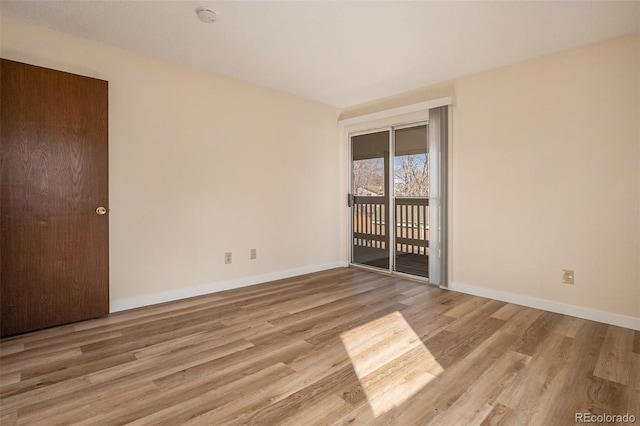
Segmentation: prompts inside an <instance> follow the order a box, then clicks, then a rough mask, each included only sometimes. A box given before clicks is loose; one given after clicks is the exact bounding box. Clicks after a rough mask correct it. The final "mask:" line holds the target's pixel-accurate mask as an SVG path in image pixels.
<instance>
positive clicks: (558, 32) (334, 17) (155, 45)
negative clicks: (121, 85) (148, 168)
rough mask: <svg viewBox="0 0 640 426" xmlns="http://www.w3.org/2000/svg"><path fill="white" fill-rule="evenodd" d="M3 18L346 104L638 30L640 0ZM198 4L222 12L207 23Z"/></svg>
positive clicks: (92, 6)
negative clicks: (623, 0)
mask: <svg viewBox="0 0 640 426" xmlns="http://www.w3.org/2000/svg"><path fill="white" fill-rule="evenodd" d="M0 4H1V8H2V9H1V14H2V16H3V17H8V18H11V19H16V20H19V21H24V22H27V23H32V24H35V25H39V26H44V27H48V28H52V29H55V30H58V31H62V32H66V33H70V34H73V35H76V36H79V37H84V38H88V39H92V40H97V41H101V42H104V43H109V44H112V45H116V46H120V47H124V48H127V49H131V50H135V51H138V52H142V53H145V54H149V55H153V56H156V57H160V58H164V59H167V60H169V61H173V62H178V63H181V64H185V65H188V66H191V67H195V68H200V69H204V70H209V71H212V72H214V73H217V74H222V75H225V76H228V77H232V78H236V79H239V80H244V81H247V82H251V83H255V84H258V85H261V86H266V87H270V88H273V89H277V90H281V91H284V92H288V93H292V94H295V95H298V96H301V97H304V98H307V99H311V100H315V101H318V102H322V103H325V104H329V105H333V106H336V107H346V106H351V105H354V104H359V103H363V102H367V101H370V100H373V99H377V98H381V97H385V96H390V95H395V94H398V93H401V92H404V91H407V90H411V89H415V88H418V87H422V86H426V85H430V84H434V83H439V82H442V81H446V80H449V79H452V78H455V77H460V76H463V75H468V74H472V73H475V72H478V71H483V70H486V69H490V68H495V67H498V66H501V65H506V64H510V63H515V62H518V61H522V60H526V59H529V58H533V57H536V56H540V55H545V54H549V53H553V52H557V51H560V50H564V49H569V48H573V47H577V46H580V45H585V44H590V43H595V42H598V41H601V40H606V39H610V38H613V37H617V36H621V35H625V34H630V33H634V32H639V31H640V2H635V1H634V2H620V1H605V2H584V1H554V2H541V1H532V2H516V1H504V2H499V1H475V2H453V1H449V2H427V1H409V2H405V1H377V2H369V1H240V0H237V1H141V0H140V1H112V0H108V1H105V0H98V1H68V0H65V1H59V0H58V1H53V0H51V1H5V0H2V1H1V3H0ZM197 7H211V8H213V9H214V10H215V11H216V12H217V14H218V21H217V22H216V23H214V24H203V23H201V22H200V21H199V20H198V19H197V16H196V13H195V10H196V8H197Z"/></svg>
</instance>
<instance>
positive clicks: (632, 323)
mask: <svg viewBox="0 0 640 426" xmlns="http://www.w3.org/2000/svg"><path fill="white" fill-rule="evenodd" d="M449 290H453V291H457V292H460V293H466V294H472V295H474V296H480V297H486V298H489V299H495V300H500V301H503V302H509V303H513V304H516V305H522V306H527V307H529V308H536V309H542V310H544V311H549V312H555V313H557V314H564V315H569V316H572V317H578V318H583V319H587V320H591V321H597V322H602V323H605V324H610V325H617V326H619V327H625V328H630V329H632V330H638V331H640V318H634V317H628V316H626V315H620V314H614V313H611V312H605V311H598V310H596V309H590V308H583V307H581V306H575V305H568V304H566V303H560V302H554V301H551V300H546V299H539V298H537V297H533V296H525V295H522V294H515V293H509V292H506V291H499V290H491V289H488V288H484V287H476V286H473V285H468V284H462V283H451V285H450V286H449Z"/></svg>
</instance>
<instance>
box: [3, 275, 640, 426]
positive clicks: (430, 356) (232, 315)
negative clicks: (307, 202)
mask: <svg viewBox="0 0 640 426" xmlns="http://www.w3.org/2000/svg"><path fill="white" fill-rule="evenodd" d="M0 356H1V358H0V385H1V388H0V389H1V393H0V398H1V399H0V407H1V411H0V423H2V425H13V424H45V425H54V424H76V423H77V424H94V425H98V424H99V425H109V424H129V423H131V424H137V425H143V424H166V425H176V424H203V425H225V424H263V425H275V424H290V425H305V426H306V425H312V424H362V425H375V424H388V425H402V426H406V425H424V424H435V425H462V424H505V425H511V424H514V425H516V424H517V425H524V424H532V425H552V424H553V425H564V424H573V423H574V418H575V417H574V416H575V413H583V412H584V413H594V414H601V413H607V414H625V413H631V414H633V415H635V416H636V418H638V417H640V333H638V332H634V331H633V330H629V329H624V328H619V327H613V326H608V325H605V324H600V323H596V322H591V321H586V320H581V319H576V318H572V317H568V316H563V315H558V314H554V313H549V312H544V311H540V310H536V309H530V308H525V307H521V306H516V305H512V304H507V303H503V302H498V301H494V300H490V299H483V298H479V297H474V296H469V295H465V294H460V293H455V292H450V291H445V290H440V289H438V288H435V287H432V286H428V285H425V284H420V283H417V282H412V281H408V280H404V279H399V278H395V277H389V276H384V275H378V274H375V273H371V272H368V271H363V270H358V269H353V268H341V269H335V270H331V271H325V272H321V273H316V274H310V275H305V276H301V277H296V278H292V279H287V280H281V281H275V282H271V283H266V284H262V285H258V286H253V287H246V288H241V289H236V290H231V291H226V292H223V293H217V294H212V295H208V296H203V297H198V298H193V299H188V300H183V301H179V302H173V303H166V304H162V305H156V306H153V307H147V308H141V309H136V310H131V311H127V312H122V313H118V314H113V315H110V316H109V317H106V318H100V319H97V320H92V321H86V322H82V323H77V324H72V325H66V326H61V327H56V328H52V329H48V330H43V331H39V332H35V333H30V334H26V335H22V336H16V337H12V338H7V339H4V340H2V342H1V346H0ZM637 421H640V419H638V420H637Z"/></svg>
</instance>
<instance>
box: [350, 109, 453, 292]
mask: <svg viewBox="0 0 640 426" xmlns="http://www.w3.org/2000/svg"><path fill="white" fill-rule="evenodd" d="M429 117H430V121H429V123H414V124H411V125H406V126H401V127H400V126H398V127H391V128H388V129H385V130H379V131H374V132H370V133H363V134H356V135H352V136H351V138H350V140H351V192H350V194H349V205H350V207H351V219H350V220H351V239H350V241H351V263H353V264H355V265H360V266H364V267H368V268H376V269H381V270H385V271H388V272H391V273H400V274H409V275H412V276H415V277H420V278H424V279H427V280H429V282H431V283H434V284H438V285H445V283H446V280H445V275H444V273H445V269H446V268H445V265H446V263H445V256H444V254H445V251H444V247H445V244H444V243H445V240H444V239H443V237H442V235H446V233H445V229H446V228H445V226H444V225H445V222H446V221H445V220H444V218H445V217H446V214H445V207H446V167H444V166H443V164H446V152H443V151H444V150H445V148H446V139H447V134H446V131H447V126H446V120H447V109H446V107H444V108H437V109H435V110H430V115H429ZM443 158H444V160H445V161H444V162H443Z"/></svg>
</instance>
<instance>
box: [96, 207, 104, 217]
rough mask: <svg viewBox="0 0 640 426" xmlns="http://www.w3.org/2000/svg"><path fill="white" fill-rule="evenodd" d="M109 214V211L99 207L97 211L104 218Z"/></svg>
mask: <svg viewBox="0 0 640 426" xmlns="http://www.w3.org/2000/svg"><path fill="white" fill-rule="evenodd" d="M106 212H107V209H105V208H104V207H98V208H97V209H96V213H98V214H99V215H100V216H102V215H103V214H105V213H106Z"/></svg>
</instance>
